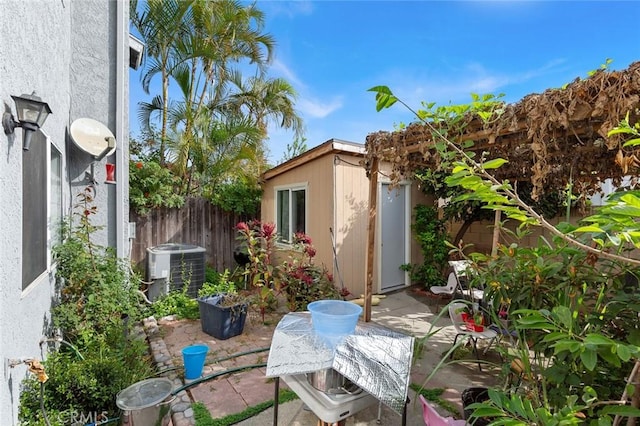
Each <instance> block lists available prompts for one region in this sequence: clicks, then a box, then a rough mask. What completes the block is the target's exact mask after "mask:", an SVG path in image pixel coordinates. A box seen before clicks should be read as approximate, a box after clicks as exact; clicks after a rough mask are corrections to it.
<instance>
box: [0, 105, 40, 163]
mask: <svg viewBox="0 0 640 426" xmlns="http://www.w3.org/2000/svg"><path fill="white" fill-rule="evenodd" d="M11 97H12V98H13V101H14V102H15V103H16V111H17V112H18V121H16V120H15V119H14V118H13V115H12V114H11V113H10V112H5V113H4V114H3V115H2V127H3V128H4V134H5V135H11V134H13V131H14V130H15V128H16V127H22V133H23V135H22V149H24V150H25V151H29V146H30V145H31V135H32V134H33V132H35V131H36V130H38V129H39V128H40V127H42V125H43V124H44V122H45V120H46V119H47V117H48V116H49V114H51V108H49V104H47V103H46V102H42V99H40V98H39V97H38V96H36V92H33V93H32V94H30V95H26V94H23V95H21V96H11Z"/></svg>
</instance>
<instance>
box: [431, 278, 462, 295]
mask: <svg viewBox="0 0 640 426" xmlns="http://www.w3.org/2000/svg"><path fill="white" fill-rule="evenodd" d="M457 286H458V279H457V278H456V274H454V273H453V272H451V273H450V274H449V278H448V279H447V285H433V286H431V287H430V288H429V291H430V292H431V293H433V294H449V295H453V293H455V292H456V287H457Z"/></svg>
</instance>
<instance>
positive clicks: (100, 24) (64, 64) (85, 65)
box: [0, 0, 129, 425]
mask: <svg viewBox="0 0 640 426" xmlns="http://www.w3.org/2000/svg"><path fill="white" fill-rule="evenodd" d="M128 14H129V4H128V1H102V0H63V1H48V0H46V1H45V0H38V1H22V0H8V1H4V2H2V7H1V8H0V20H1V21H2V23H3V25H1V26H0V69H1V70H2V71H1V75H2V78H1V79H0V99H1V100H2V106H3V111H2V112H3V113H4V112H11V113H12V114H13V115H14V117H16V111H15V104H14V102H13V100H12V99H11V95H21V94H23V93H27V94H31V92H32V91H35V92H36V94H37V95H38V96H40V97H41V98H42V100H43V101H44V102H47V103H48V104H49V106H50V108H51V110H52V114H51V115H50V116H49V118H48V119H47V121H46V122H45V123H44V125H43V128H42V132H43V133H44V134H45V135H46V136H48V137H49V138H50V140H51V141H52V143H53V145H54V146H55V148H56V149H57V150H58V151H59V152H60V153H61V157H62V206H63V212H62V214H63V215H64V216H66V215H68V214H69V213H70V212H71V209H72V206H73V205H74V204H75V203H76V202H77V197H76V196H77V194H79V193H81V192H82V191H83V189H84V188H85V187H86V186H87V184H88V183H89V180H88V179H87V177H86V174H85V172H87V171H89V170H90V165H91V161H92V157H91V156H89V155H88V154H85V153H83V152H82V151H81V150H79V149H78V148H77V147H76V146H75V145H74V143H73V142H72V141H71V139H70V137H69V128H70V125H71V123H72V122H73V121H74V120H75V119H77V118H80V117H88V118H92V119H94V120H97V121H100V122H102V123H103V124H105V125H106V126H107V127H108V128H109V129H110V130H111V131H112V133H113V134H114V135H115V137H116V140H117V143H118V145H117V150H116V152H115V153H114V154H113V155H111V156H110V157H109V158H105V159H103V160H102V161H100V162H98V163H97V164H96V165H95V172H96V175H95V178H96V181H97V184H96V185H95V205H96V207H97V209H98V214H97V215H96V218H95V221H94V222H95V223H96V224H98V225H103V226H104V228H103V230H102V231H100V233H99V234H98V235H97V241H96V242H97V243H99V244H102V245H107V244H108V245H110V246H113V247H116V248H117V252H118V255H119V256H121V257H126V256H128V235H127V231H128V213H125V212H128V211H129V208H128V205H127V199H128V185H127V182H128V166H127V164H128V139H127V137H128V134H127V133H128V68H129V48H128V46H129V33H128V28H129V16H128ZM22 134H23V132H22V129H21V128H17V129H16V130H15V133H14V134H13V135H5V134H4V133H2V134H1V135H0V164H1V166H0V204H1V205H2V208H0V262H1V263H0V359H1V360H2V364H3V367H2V373H1V376H0V423H2V424H3V425H14V424H17V422H18V400H19V394H20V384H21V382H22V380H23V379H24V378H25V376H26V373H27V371H26V366H25V365H24V364H20V365H17V366H15V367H10V366H9V362H10V360H16V359H23V358H37V359H42V358H44V357H46V354H45V353H43V352H42V348H41V347H40V345H39V342H40V341H41V339H42V338H43V337H45V336H47V335H48V334H49V333H50V332H51V324H50V309H51V306H52V303H53V301H54V298H55V294H54V278H55V276H54V275H55V265H50V266H48V267H47V271H46V272H45V273H44V274H42V275H40V276H39V277H38V278H37V279H36V280H35V281H33V282H32V283H31V284H30V285H28V286H27V287H26V288H24V289H23V283H22V264H23V255H22V239H23V235H22V229H23V213H24V212H23V209H22V202H23V195H24V194H27V193H28V191H29V188H25V187H23V184H22V178H21V176H22V173H23V162H24V158H27V157H26V156H28V155H29V154H30V153H31V151H25V152H24V153H23V149H22ZM35 142H36V141H35V140H34V143H35ZM23 155H24V156H25V157H23ZM107 161H109V162H110V163H115V164H116V181H117V184H116V185H107V184H104V183H103V182H104V180H105V166H104V164H105V163H106V162H107ZM27 218H28V215H27ZM27 220H28V219H27ZM50 226H51V224H50Z"/></svg>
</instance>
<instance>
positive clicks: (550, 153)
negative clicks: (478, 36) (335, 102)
mask: <svg viewBox="0 0 640 426" xmlns="http://www.w3.org/2000/svg"><path fill="white" fill-rule="evenodd" d="M627 113H629V121H630V122H635V121H637V120H638V119H640V62H635V63H633V64H631V65H630V66H629V67H628V68H627V69H625V70H622V71H608V70H599V71H597V72H596V73H594V74H593V75H592V76H590V77H588V78H586V79H576V80H574V81H573V82H572V83H570V84H568V85H567V86H566V87H564V88H561V89H548V90H546V91H545V92H544V93H542V94H530V95H527V96H525V97H524V98H523V99H522V100H520V101H519V102H517V103H515V104H507V105H504V108H501V114H500V116H496V117H494V118H493V119H491V120H489V121H488V124H487V123H486V122H484V121H483V120H480V119H479V118H478V117H474V116H469V117H465V121H466V125H465V127H464V132H463V133H462V134H461V135H451V134H449V135H448V136H449V138H450V139H452V140H453V141H454V142H456V143H460V144H461V143H462V142H464V141H468V140H471V141H473V142H474V144H475V145H474V146H473V148H472V151H475V152H476V153H477V154H480V153H482V152H487V153H488V155H486V158H488V159H491V158H498V157H501V158H504V159H506V160H508V163H507V164H505V165H503V166H502V167H501V168H500V169H497V170H495V173H493V175H494V176H495V177H496V179H498V180H504V179H509V180H510V181H523V180H526V181H530V182H531V183H532V185H533V194H532V196H533V198H534V199H537V197H538V196H539V195H541V194H543V193H545V192H547V191H553V192H555V191H562V190H564V189H566V187H567V184H568V183H569V180H570V179H571V180H572V182H573V187H574V193H575V194H583V195H592V194H594V193H595V192H597V191H599V189H600V184H601V182H602V181H603V180H605V179H606V178H612V179H613V182H614V184H619V183H620V182H621V181H622V179H623V178H624V177H625V176H628V175H630V174H632V172H633V171H635V170H636V169H637V167H638V165H640V161H639V160H638V158H640V153H639V152H638V150H637V149H636V148H622V142H623V139H622V137H621V136H619V135H616V136H612V137H607V133H608V132H609V130H611V129H612V128H614V127H616V126H617V125H618V124H619V123H620V120H621V119H623V118H624V117H625V116H626V114H627ZM433 144H434V140H433V136H432V130H431V128H430V127H429V126H427V125H426V124H424V123H420V122H417V123H413V124H411V125H409V126H407V127H406V128H405V129H403V130H400V131H395V132H386V131H380V132H376V133H371V134H369V135H368V136H367V138H366V148H367V149H366V159H365V161H366V164H367V165H368V166H370V165H371V163H372V159H373V158H374V157H375V158H377V159H378V160H379V161H387V162H389V163H391V167H392V171H391V179H392V181H393V182H394V183H397V182H398V181H400V180H401V179H404V178H407V177H411V176H412V174H413V173H414V172H415V171H417V170H420V169H424V168H435V167H436V166H437V164H438V161H439V159H438V156H437V155H436V153H435V150H434V148H433Z"/></svg>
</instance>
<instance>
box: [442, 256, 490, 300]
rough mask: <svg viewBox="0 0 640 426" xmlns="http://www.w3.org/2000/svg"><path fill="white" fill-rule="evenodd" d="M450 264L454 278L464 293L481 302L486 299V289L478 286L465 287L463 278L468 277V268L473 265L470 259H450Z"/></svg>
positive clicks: (470, 298)
mask: <svg viewBox="0 0 640 426" xmlns="http://www.w3.org/2000/svg"><path fill="white" fill-rule="evenodd" d="M449 266H450V267H451V268H452V269H453V274H454V278H455V279H456V282H457V284H458V288H459V289H460V293H461V294H462V295H466V296H468V298H469V300H471V301H472V302H481V301H482V300H483V299H484V290H480V289H477V288H467V289H463V287H462V282H461V280H460V279H461V278H466V277H467V269H468V268H469V267H470V266H471V262H470V261H468V260H450V261H449Z"/></svg>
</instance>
